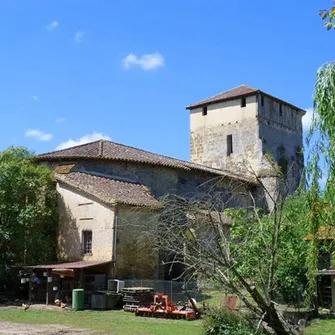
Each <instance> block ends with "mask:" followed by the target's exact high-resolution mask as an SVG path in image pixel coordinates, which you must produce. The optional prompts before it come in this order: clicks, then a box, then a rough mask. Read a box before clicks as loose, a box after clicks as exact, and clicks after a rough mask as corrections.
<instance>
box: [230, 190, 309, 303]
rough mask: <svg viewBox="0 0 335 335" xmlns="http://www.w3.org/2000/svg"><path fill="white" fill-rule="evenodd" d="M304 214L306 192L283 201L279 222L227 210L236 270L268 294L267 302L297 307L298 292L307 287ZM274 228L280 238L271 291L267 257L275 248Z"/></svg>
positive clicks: (254, 213)
mask: <svg viewBox="0 0 335 335" xmlns="http://www.w3.org/2000/svg"><path fill="white" fill-rule="evenodd" d="M297 208H299V210H297ZM307 213H308V202H307V193H305V192H301V193H298V194H296V195H294V196H292V197H290V198H287V199H286V201H285V202H284V204H283V208H282V211H281V212H280V213H277V214H279V215H280V216H281V217H280V218H275V217H274V213H270V214H266V213H262V211H261V210H256V211H250V210H248V209H237V210H236V209H229V210H226V215H227V216H229V217H231V218H232V226H231V229H230V237H231V241H230V249H231V253H232V254H233V255H234V257H235V263H236V264H237V265H236V267H237V269H238V270H239V272H240V274H241V275H242V276H243V277H244V278H245V279H248V280H251V281H253V282H255V284H256V285H257V287H260V288H261V290H262V292H266V293H268V294H269V295H270V296H269V297H268V299H269V300H274V299H275V300H277V301H283V300H284V302H285V303H299V301H298V299H297V298H298V297H297V291H298V288H299V286H300V285H303V286H305V284H306V275H305V272H306V267H305V263H304V261H303V260H304V259H305V258H306V255H307V249H308V244H307V243H306V242H305V241H304V237H305V236H306V235H307V232H308V229H307V228H308V227H307V224H306V215H307ZM278 220H281V222H280V224H277V221H278ZM276 225H277V226H278V229H279V231H278V236H280V238H279V239H278V246H277V251H276V255H275V266H274V273H273V285H272V287H271V288H270V287H268V278H267V276H268V273H269V268H270V262H271V257H270V255H271V254H272V253H273V248H274V243H273V240H272V239H273V230H274V229H275V226H276ZM246 236H248V238H247V239H246V238H245V237H246ZM239 241H243V243H240V242H239ZM278 299H279V300H278Z"/></svg>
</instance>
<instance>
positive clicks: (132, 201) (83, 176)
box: [55, 172, 160, 208]
mask: <svg viewBox="0 0 335 335" xmlns="http://www.w3.org/2000/svg"><path fill="white" fill-rule="evenodd" d="M55 178H56V180H57V181H60V182H63V183H65V184H67V185H69V186H71V187H74V188H76V189H78V190H80V191H83V192H85V193H89V194H91V195H93V196H95V197H96V198H98V199H100V200H101V201H103V202H105V203H108V204H114V203H120V204H127V205H134V206H143V207H157V208H158V207H160V203H159V202H158V201H157V200H156V199H155V198H154V197H153V196H152V195H151V194H150V191H149V190H148V189H147V188H146V187H145V186H143V185H141V184H135V183H129V182H124V181H119V180H115V179H111V178H108V177H101V176H96V175H91V174H88V173H83V172H70V173H68V174H58V173H56V174H55Z"/></svg>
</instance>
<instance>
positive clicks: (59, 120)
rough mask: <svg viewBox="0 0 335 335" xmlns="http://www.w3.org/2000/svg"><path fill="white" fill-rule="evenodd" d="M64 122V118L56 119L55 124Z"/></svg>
mask: <svg viewBox="0 0 335 335" xmlns="http://www.w3.org/2000/svg"><path fill="white" fill-rule="evenodd" d="M65 121H66V119H65V118H64V117H58V118H57V119H56V120H55V122H56V123H62V122H65Z"/></svg>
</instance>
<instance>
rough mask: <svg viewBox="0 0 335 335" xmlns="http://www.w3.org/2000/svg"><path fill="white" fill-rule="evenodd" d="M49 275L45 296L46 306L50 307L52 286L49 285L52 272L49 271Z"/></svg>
mask: <svg viewBox="0 0 335 335" xmlns="http://www.w3.org/2000/svg"><path fill="white" fill-rule="evenodd" d="M47 273H48V275H47V292H46V295H45V304H46V305H49V298H50V293H49V292H50V284H49V276H50V270H49V269H48V271H47Z"/></svg>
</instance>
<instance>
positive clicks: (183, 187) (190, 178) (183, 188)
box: [73, 160, 248, 207]
mask: <svg viewBox="0 0 335 335" xmlns="http://www.w3.org/2000/svg"><path fill="white" fill-rule="evenodd" d="M73 171H82V172H88V173H89V172H98V173H103V174H106V175H108V176H110V177H116V178H123V179H124V180H129V181H132V182H136V183H140V184H143V185H145V186H146V187H148V188H149V190H150V192H151V193H152V195H153V196H154V197H155V198H156V199H158V200H160V199H162V198H164V197H165V196H167V195H169V194H172V195H180V196H183V197H185V198H187V199H193V198H194V197H201V196H203V195H206V196H207V195H208V194H211V195H212V196H213V197H214V195H220V196H222V197H223V198H222V200H224V197H225V196H227V195H229V196H231V195H232V193H234V192H236V189H238V190H239V192H240V191H241V188H243V187H248V185H247V184H246V183H241V182H239V181H231V180H227V179H224V180H222V178H221V177H220V176H215V175H212V174H208V173H204V172H202V171H185V170H182V169H174V168H169V167H162V166H155V165H148V164H141V163H136V162H122V161H109V160H106V161H79V162H77V164H76V166H75V168H74V169H73ZM241 193H242V192H241ZM244 193H245V192H244ZM244 204H245V198H244V197H235V199H234V206H236V207H240V206H243V205H244Z"/></svg>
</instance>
